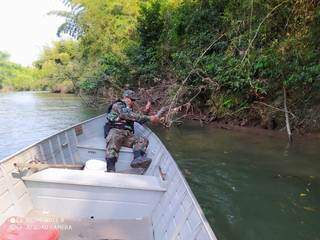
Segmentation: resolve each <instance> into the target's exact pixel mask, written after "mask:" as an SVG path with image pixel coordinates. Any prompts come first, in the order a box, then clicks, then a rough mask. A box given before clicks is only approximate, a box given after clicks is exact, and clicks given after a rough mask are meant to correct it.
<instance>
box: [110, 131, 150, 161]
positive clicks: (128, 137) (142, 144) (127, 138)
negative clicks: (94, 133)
mask: <svg viewBox="0 0 320 240" xmlns="http://www.w3.org/2000/svg"><path fill="white" fill-rule="evenodd" d="M106 144H107V152H106V158H112V157H116V158H117V159H118V156H119V151H120V148H121V147H122V146H124V147H129V148H133V151H139V150H141V151H143V152H145V151H146V150H147V147H148V144H149V141H148V139H146V138H144V137H136V136H134V134H133V133H132V132H130V131H129V130H124V129H117V128H112V129H111V130H110V132H109V134H108V136H107V139H106Z"/></svg>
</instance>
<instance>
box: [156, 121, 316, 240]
mask: <svg viewBox="0 0 320 240" xmlns="http://www.w3.org/2000/svg"><path fill="white" fill-rule="evenodd" d="M155 131H156V132H157V133H158V134H159V135H160V137H161V139H162V140H163V142H164V143H165V145H166V146H167V147H168V150H169V151H170V152H171V153H172V155H173V157H174V158H175V159H176V160H177V162H178V165H179V166H180V168H181V169H182V170H183V173H184V175H185V176H186V178H187V180H188V182H189V184H190V186H191V188H192V190H193V192H194V193H195V195H196V196H197V199H198V201H199V203H200V205H201V206H202V208H203V210H204V212H205V215H206V216H207V218H208V221H209V222H210V224H211V226H212V227H213V230H214V232H215V233H216V235H217V237H218V239H221V240H222V239H228V240H233V239H246V240H248V239H252V240H257V239H259V240H260V239H261V240H263V239H320V231H319V229H318V223H319V222H320V202H319V200H320V188H319V187H320V182H319V177H320V158H319V146H320V144H319V141H316V140H310V141H304V139H300V140H297V141H296V143H295V144H294V145H293V146H291V147H290V148H289V149H288V148H287V143H286V138H281V137H277V136H264V135H261V134H254V133H248V132H242V131H240V132H234V131H226V130H221V129H213V128H210V127H204V128H201V127H199V126H197V125H195V124H191V123H189V124H185V125H183V126H182V127H180V128H173V129H170V130H165V129H160V128H156V129H155Z"/></svg>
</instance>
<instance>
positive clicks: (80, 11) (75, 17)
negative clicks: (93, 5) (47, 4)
mask: <svg viewBox="0 0 320 240" xmlns="http://www.w3.org/2000/svg"><path fill="white" fill-rule="evenodd" d="M62 2H63V3H64V4H65V5H66V6H67V7H69V8H70V11H51V12H49V13H48V15H56V16H59V17H63V18H65V22H64V23H63V24H62V25H61V26H60V27H59V28H58V30H57V36H58V37H61V34H68V35H69V36H71V37H73V38H75V39H78V38H79V37H81V36H82V35H83V33H84V30H83V27H82V26H81V25H82V23H81V19H82V17H83V15H84V11H85V8H84V6H83V5H82V4H75V3H72V0H62Z"/></svg>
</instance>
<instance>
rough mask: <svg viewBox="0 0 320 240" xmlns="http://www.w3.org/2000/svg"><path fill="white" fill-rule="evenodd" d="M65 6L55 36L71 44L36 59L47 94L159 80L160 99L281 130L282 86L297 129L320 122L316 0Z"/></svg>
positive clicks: (81, 0)
mask: <svg viewBox="0 0 320 240" xmlns="http://www.w3.org/2000/svg"><path fill="white" fill-rule="evenodd" d="M63 2H64V3H65V4H66V5H68V6H70V12H52V13H51V14H57V15H59V16H64V17H65V19H66V22H65V23H64V24H63V25H62V26H61V27H60V28H59V29H58V31H57V34H58V35H60V34H61V33H64V34H69V35H70V36H72V37H73V38H74V40H70V41H61V42H56V43H54V45H53V47H51V48H45V49H44V52H43V54H42V56H41V57H40V59H39V60H38V61H37V62H36V63H35V67H36V68H37V69H38V70H39V76H40V77H41V78H42V79H43V80H44V81H45V82H46V83H47V86H48V87H49V88H51V89H53V90H54V89H56V88H57V85H61V84H62V85H64V84H67V85H68V84H69V86H70V87H72V88H73V89H74V90H75V91H76V92H83V93H86V94H89V95H95V96H97V95H101V94H103V92H105V89H108V88H113V89H121V88H123V87H124V86H127V85H130V86H131V87H142V88H150V87H152V88H157V87H159V86H161V85H165V87H164V88H160V89H167V90H168V89H169V90H168V93H167V94H166V95H165V96H163V95H161V96H162V97H163V98H165V99H168V100H167V102H172V101H174V102H175V105H182V106H188V107H187V111H189V110H190V104H191V105H192V109H193V110H195V112H196V113H197V114H198V115H199V116H201V117H205V118H206V119H207V120H213V119H217V120H219V119H223V120H228V121H229V120H230V119H233V120H235V119H236V120H237V121H238V122H239V124H240V125H247V124H253V125H255V124H261V125H262V126H263V127H270V126H271V125H272V126H271V128H274V127H276V126H277V125H278V126H280V127H282V126H283V111H282V110H281V109H282V108H283V89H285V90H286V91H287V95H288V98H287V100H288V107H289V110H290V112H291V113H292V114H290V116H291V120H292V121H293V122H294V124H295V126H297V127H299V126H300V125H307V123H311V122H317V123H318V122H319V121H318V120H320V119H318V118H319V115H320V114H318V113H319V112H320V106H319V105H318V103H319V100H320V96H319V90H320V74H319V73H320V62H319V59H320V48H319V46H320V42H319V39H320V30H319V25H320V4H319V3H318V1H315V0H310V1H301V0H292V1H288V0H255V1H252V0H241V1H236V0H226V1H220V0H184V1H182V0H148V1H142V0H132V1H125V0H110V1H105V0H64V1H63ZM70 83H72V85H71V84H70ZM155 94H156V93H155ZM164 102H165V101H164ZM186 103H187V105H186ZM311 113H312V114H313V115H312V116H311ZM315 118H316V119H315ZM317 119H318V120H317ZM311 120H312V121H311ZM271 123H272V124H271ZM317 123H316V124H313V125H312V124H311V125H312V126H311V127H312V128H319V127H320V126H319V124H318V125H317ZM270 124H271V125H270Z"/></svg>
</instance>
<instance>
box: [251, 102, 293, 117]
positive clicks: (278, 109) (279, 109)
mask: <svg viewBox="0 0 320 240" xmlns="http://www.w3.org/2000/svg"><path fill="white" fill-rule="evenodd" d="M254 103H259V104H261V105H264V106H266V107H270V108H273V109H275V110H277V111H280V112H284V113H285V112H286V110H284V109H281V108H277V107H275V106H272V105H269V104H267V103H264V102H258V101H255V102H254ZM287 113H289V114H290V115H291V116H292V117H293V118H297V116H296V115H294V114H293V113H292V112H290V111H288V112H287Z"/></svg>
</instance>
